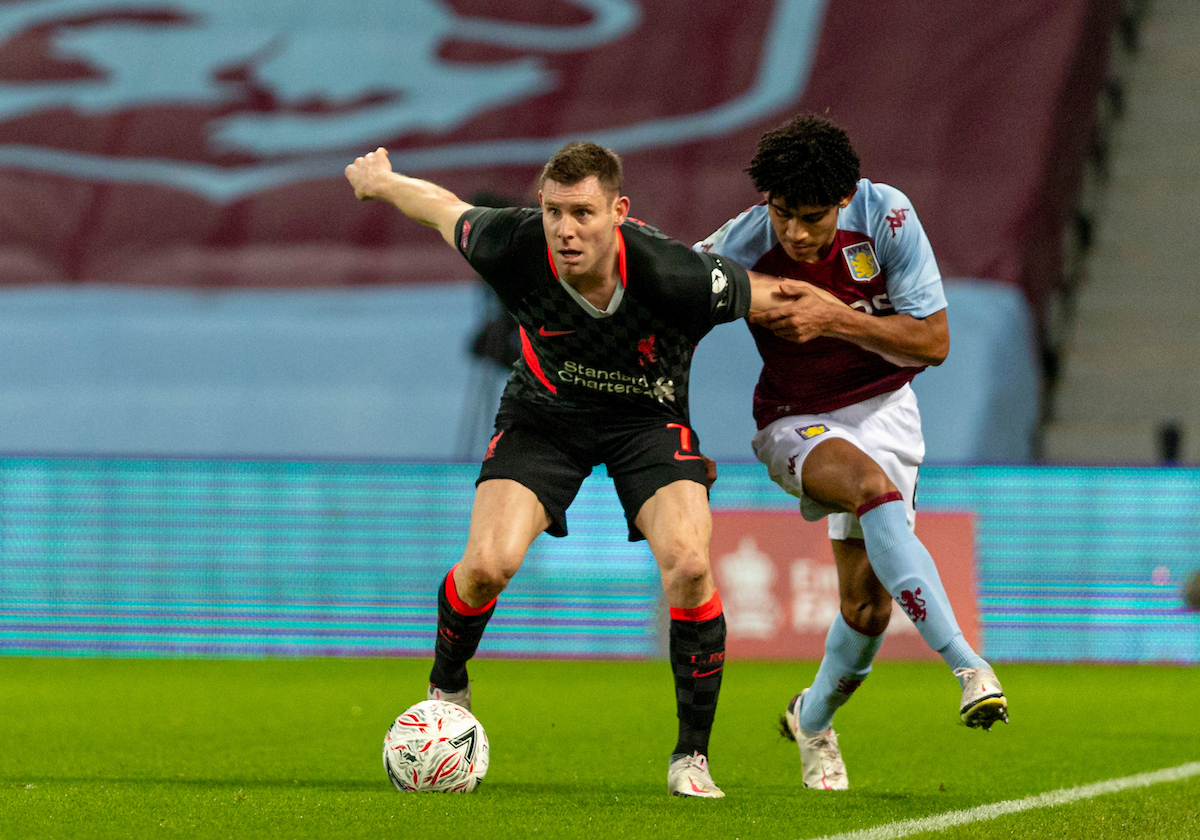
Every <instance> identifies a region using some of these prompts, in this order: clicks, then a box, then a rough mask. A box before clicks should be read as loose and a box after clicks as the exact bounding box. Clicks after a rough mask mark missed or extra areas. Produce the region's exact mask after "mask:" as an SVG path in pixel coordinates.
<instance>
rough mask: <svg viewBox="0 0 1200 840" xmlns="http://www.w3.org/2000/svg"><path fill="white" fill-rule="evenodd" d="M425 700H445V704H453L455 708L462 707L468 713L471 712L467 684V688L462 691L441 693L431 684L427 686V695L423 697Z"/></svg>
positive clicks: (469, 691)
mask: <svg viewBox="0 0 1200 840" xmlns="http://www.w3.org/2000/svg"><path fill="white" fill-rule="evenodd" d="M425 699H426V700H445V701H446V702H447V703H453V704H454V705H456V706H462V707H463V708H464V709H466V710H467V711H468V712H469V711H471V684H470V683H467V687H466V688H464V689H463V690H462V691H443V690H442V689H440V688H438V687H437V686H436V685H434V684H433V683H430V684H429V693H428V694H427V695H426V697H425Z"/></svg>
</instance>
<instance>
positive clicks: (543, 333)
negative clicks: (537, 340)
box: [538, 327, 575, 338]
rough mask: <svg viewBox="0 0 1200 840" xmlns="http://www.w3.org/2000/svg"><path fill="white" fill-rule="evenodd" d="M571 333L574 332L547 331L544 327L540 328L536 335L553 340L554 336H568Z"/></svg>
mask: <svg viewBox="0 0 1200 840" xmlns="http://www.w3.org/2000/svg"><path fill="white" fill-rule="evenodd" d="M573 332H575V330H548V329H546V328H545V327H542V328H541V329H540V330H538V335H540V336H542V337H543V338H554V337H555V336H559V335H570V334H571V333H573Z"/></svg>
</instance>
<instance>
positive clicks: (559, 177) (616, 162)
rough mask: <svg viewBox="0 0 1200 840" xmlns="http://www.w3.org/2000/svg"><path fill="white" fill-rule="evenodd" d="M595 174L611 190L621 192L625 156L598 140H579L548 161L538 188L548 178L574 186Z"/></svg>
mask: <svg viewBox="0 0 1200 840" xmlns="http://www.w3.org/2000/svg"><path fill="white" fill-rule="evenodd" d="M592 175H595V176H596V178H597V179H599V181H600V186H601V187H603V188H604V189H605V190H606V191H607V192H609V193H616V194H617V195H620V194H621V178H622V172H621V158H620V157H618V155H617V153H616V152H614V151H613V150H612V149H606V148H604V147H603V146H598V145H596V144H595V143H586V142H581V141H575V142H573V143H568V144H567V145H565V146H563V147H562V148H561V149H559V150H558V151H557V152H555V153H554V157H552V158H550V160H548V161H547V162H546V165H545V166H544V167H543V168H542V175H541V177H540V178H538V189H541V187H542V184H544V183H546V181H547V180H550V181H555V182H557V183H559V184H563V185H564V186H572V185H574V184H578V183H579V182H580V181H582V180H583V179H584V178H588V177H590V176H592Z"/></svg>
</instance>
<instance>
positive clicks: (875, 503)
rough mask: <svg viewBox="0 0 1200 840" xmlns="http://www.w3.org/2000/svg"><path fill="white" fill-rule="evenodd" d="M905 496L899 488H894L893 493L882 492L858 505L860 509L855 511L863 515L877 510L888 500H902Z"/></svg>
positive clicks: (857, 514) (856, 513)
mask: <svg viewBox="0 0 1200 840" xmlns="http://www.w3.org/2000/svg"><path fill="white" fill-rule="evenodd" d="M902 501H904V496H903V495H901V493H900V491H899V490H893V491H892V492H891V493H881V494H880V495H878V496H876V497H875V498H874V499H872V500H871V501H869V502H866V503H864V504H861V505H859V506H858V510H856V511H854V513H855V515H856V516H860V517H861V516H862V515H863V514H864V513H869V512H870V511H873V510H875V508H877V507H879V506H880V505H886V504H887V503H888V502H902Z"/></svg>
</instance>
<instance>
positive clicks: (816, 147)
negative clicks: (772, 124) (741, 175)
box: [746, 114, 859, 207]
mask: <svg viewBox="0 0 1200 840" xmlns="http://www.w3.org/2000/svg"><path fill="white" fill-rule="evenodd" d="M746 172H748V173H749V174H750V178H751V180H753V181H754V187H755V189H757V190H758V191H759V192H763V193H767V194H768V195H770V196H772V197H774V198H782V199H783V200H784V202H785V203H786V204H787V205H788V206H789V207H831V206H833V205H834V204H837V203H838V202H839V201H841V200H842V199H843V198H845V197H846V196H848V195H852V194H853V193H854V190H855V188H856V187H857V185H858V178H859V161H858V155H857V154H856V153H855V151H854V147H853V146H851V145H850V138H849V137H848V136H847V135H846V132H845V131H843V130H842V129H840V128H838V127H837V126H836V125H834V124H833V123H831V122H830V121H829V120H826V119H824V118H822V117H818V116H814V115H812V114H801V115H800V116H798V117H796V118H795V119H793V120H792V121H791V122H789V123H787V124H786V125H782V126H780V127H779V128H777V129H775V130H774V131H768V132H767V133H766V134H764V135H763V136H762V139H761V140H759V141H758V151H757V152H755V154H754V159H753V160H752V161H750V165H749V166H748V167H747V168H746Z"/></svg>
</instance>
